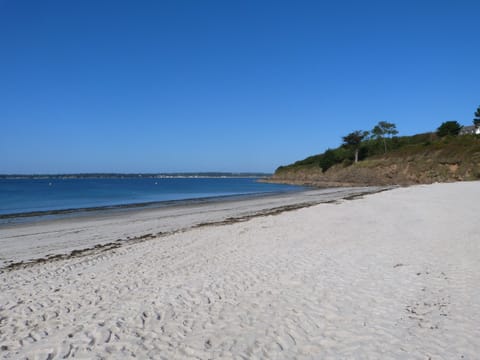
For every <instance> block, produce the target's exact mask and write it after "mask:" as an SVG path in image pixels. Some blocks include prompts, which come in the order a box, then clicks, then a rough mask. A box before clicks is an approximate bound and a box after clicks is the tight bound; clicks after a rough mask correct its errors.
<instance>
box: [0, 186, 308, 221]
mask: <svg viewBox="0 0 480 360" xmlns="http://www.w3.org/2000/svg"><path fill="white" fill-rule="evenodd" d="M295 190H299V187H295V186H289V185H278V184H266V183H259V182H257V181H256V179H252V178H160V179H151V178H148V179H146V178H143V179H142V178H124V179H18V180H17V179H0V215H6V214H18V213H28V212H37V211H55V210H65V209H82V208H96V207H109V206H117V205H128V204H142V203H150V202H162V201H171V200H185V199H199V198H209V197H220V196H229V195H249V194H260V193H272V192H287V191H295Z"/></svg>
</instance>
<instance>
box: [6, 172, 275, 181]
mask: <svg viewBox="0 0 480 360" xmlns="http://www.w3.org/2000/svg"><path fill="white" fill-rule="evenodd" d="M271 175H272V174H271V173H256V172H238V173H236V172H185V173H183V172H177V173H73V174H0V179H12V180H20V179H138V178H145V179H169V178H206V179H211V178H263V177H269V176H271Z"/></svg>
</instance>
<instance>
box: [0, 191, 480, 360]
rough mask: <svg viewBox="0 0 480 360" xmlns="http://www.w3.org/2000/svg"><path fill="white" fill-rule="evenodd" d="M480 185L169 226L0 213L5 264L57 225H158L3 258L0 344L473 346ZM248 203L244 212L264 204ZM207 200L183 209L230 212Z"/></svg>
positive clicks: (219, 349)
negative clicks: (72, 250) (107, 246)
mask: <svg viewBox="0 0 480 360" xmlns="http://www.w3.org/2000/svg"><path fill="white" fill-rule="evenodd" d="M479 199H480V182H465V183H452V184H434V185H422V186H414V187H409V188H397V189H393V190H389V191H386V192H381V193H377V194H371V195H367V196H365V197H363V198H359V199H355V200H351V201H349V200H342V201H338V202H336V203H322V204H318V205H314V206H310V207H305V208H301V209H297V210H292V211H284V212H281V213H278V214H275V213H274V212H272V214H271V215H267V216H255V217H252V218H248V220H247V218H245V220H246V221H241V222H236V223H232V224H223V225H210V226H202V227H190V228H188V227H186V226H183V225H182V226H177V225H176V228H177V229H182V231H179V232H173V233H171V234H169V235H163V236H157V235H156V234H158V233H160V232H165V231H166V230H165V226H167V225H165V224H166V221H167V220H165V219H163V218H161V216H159V215H158V213H157V215H154V213H153V212H142V213H139V214H138V215H137V217H135V216H134V217H133V218H132V216H131V215H130V217H116V218H103V219H87V220H82V221H81V220H75V221H73V220H69V221H58V222H50V223H48V224H43V225H42V224H36V225H21V226H20V225H19V226H12V227H8V228H4V229H0V234H1V235H0V237H1V238H2V239H3V240H2V242H1V245H2V247H4V249H6V252H2V257H3V265H5V264H7V263H8V261H9V260H12V259H14V260H18V261H24V260H31V259H32V254H35V251H33V252H32V250H31V249H26V250H22V246H21V245H20V244H19V241H21V240H20V239H23V238H25V239H26V242H25V243H24V244H31V245H32V246H33V244H35V239H37V238H38V241H39V243H40V244H43V245H39V246H40V248H39V252H38V256H40V257H41V256H44V255H46V254H47V253H58V251H60V249H61V248H62V244H61V240H62V239H63V240H65V242H66V243H68V241H75V239H77V240H78V241H77V242H78V243H79V244H80V243H81V244H82V246H86V245H92V244H95V243H105V242H109V241H115V239H118V238H119V237H124V236H128V237H131V236H133V237H135V236H141V235H142V234H145V231H146V230H145V229H146V228H148V229H149V230H148V233H151V234H153V236H152V237H153V238H152V239H149V240H146V241H139V242H130V243H129V242H125V243H124V244H123V245H122V246H120V247H118V248H115V249H111V250H107V251H99V252H94V251H93V252H92V253H90V254H86V255H84V256H80V257H72V258H67V259H61V260H55V261H46V262H41V263H34V264H30V265H27V266H18V267H15V268H13V269H11V270H7V269H5V268H4V269H3V270H1V272H0V357H1V358H4V359H23V358H29V359H57V358H59V359H61V358H69V357H72V358H80V359H96V358H108V359H120V358H130V357H133V356H135V357H136V358H139V359H147V358H152V359H190V358H191V359H211V358H223V359H478V358H479V356H480V355H479V354H480V325H479V324H480V287H479V286H478V285H479V284H480V227H479V221H478V216H479V215H478V214H480V201H479ZM293 203H295V202H294V201H293V202H291V203H288V202H287V205H288V204H293ZM297 203H307V202H305V201H304V200H301V201H300V200H297ZM310 203H311V202H310ZM282 205H285V199H284V200H279V201H278V203H275V205H272V206H270V208H276V207H280V206H282ZM222 206H223V205H222ZM229 206H230V208H231V209H234V208H235V206H234V205H229ZM245 206H246V207H245V208H242V210H241V211H240V212H238V210H237V212H235V214H234V215H235V216H237V217H241V216H245V214H249V213H254V212H255V211H257V212H258V211H259V210H258V209H255V210H252V208H251V207H250V208H249V207H248V206H247V205H245ZM262 209H265V207H263V208H262ZM231 211H233V210H231ZM260 212H261V211H260ZM211 213H216V214H220V215H215V216H214V217H213V218H212V217H208V216H207V219H205V212H203V211H200V212H197V213H196V214H197V215H195V214H193V213H192V212H190V215H188V216H190V218H188V223H190V224H192V225H195V224H199V223H203V222H205V221H206V220H207V221H206V222H215V221H217V222H218V221H221V220H222V219H223V220H225V219H226V217H229V216H231V214H230V215H228V212H227V213H225V212H223V211H221V210H218V212H215V211H213V212H211ZM266 213H268V211H267V212H266ZM242 214H243V215H242ZM162 219H163V220H162ZM175 219H185V218H184V217H182V216H179V217H178V218H175ZM173 221H177V220H173ZM178 221H180V220H178ZM182 221H186V220H182ZM167 222H168V221H167ZM145 224H146V225H145ZM182 224H183V223H182ZM42 226H44V227H46V228H45V229H47V230H48V231H47V230H45V229H44V230H45V231H43V232H36V231H38V230H39V227H42ZM69 229H70V230H69ZM170 230H171V229H170ZM170 230H169V231H170ZM76 231H77V232H76ZM112 232H113V235H112ZM15 236H18V238H15ZM92 236H96V240H94V239H93V240H92V238H91V237H92ZM5 239H6V240H5ZM52 239H53V240H52ZM112 239H113V240H112ZM67 240H68V241H67ZM52 244H53V245H52ZM42 246H43V247H42ZM63 247H68V244H67V245H65V244H64V245H63ZM52 249H53V250H52Z"/></svg>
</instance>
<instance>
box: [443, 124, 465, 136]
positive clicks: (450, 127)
mask: <svg viewBox="0 0 480 360" xmlns="http://www.w3.org/2000/svg"><path fill="white" fill-rule="evenodd" d="M461 129H462V125H460V124H459V123H458V121H445V122H443V123H442V125H440V126H439V127H438V129H437V135H438V136H439V137H444V136H447V135H451V136H457V135H458V133H459V132H460V130H461Z"/></svg>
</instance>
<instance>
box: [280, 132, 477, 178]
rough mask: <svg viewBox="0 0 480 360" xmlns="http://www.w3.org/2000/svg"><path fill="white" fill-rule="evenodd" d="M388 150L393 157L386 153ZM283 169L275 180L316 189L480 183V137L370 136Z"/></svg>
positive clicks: (432, 134) (433, 134) (434, 134)
mask: <svg viewBox="0 0 480 360" xmlns="http://www.w3.org/2000/svg"><path fill="white" fill-rule="evenodd" d="M387 147H388V152H387V153H385V150H386V149H387ZM358 158H359V160H360V161H359V162H358V163H354V160H355V150H354V149H353V148H352V147H348V146H345V145H341V146H339V147H338V148H336V149H328V150H327V151H325V152H324V153H322V154H318V155H314V156H310V157H307V158H306V159H304V160H300V161H297V162H295V163H294V164H290V165H287V166H280V167H279V168H278V169H277V170H276V172H275V175H274V176H273V178H272V180H273V181H279V182H288V183H298V184H310V185H328V186H331V185H360V184H362V185H374V184H375V185H377V184H378V185H380V184H381V185H383V184H402V185H407V184H415V183H431V182H435V181H439V182H444V181H459V180H477V179H480V136H478V135H476V136H475V135H462V136H445V137H439V136H438V135H437V134H436V133H426V134H418V135H413V136H399V137H393V138H381V137H378V136H377V137H370V138H368V139H367V140H364V141H362V142H361V144H360V146H359V148H358Z"/></svg>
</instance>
